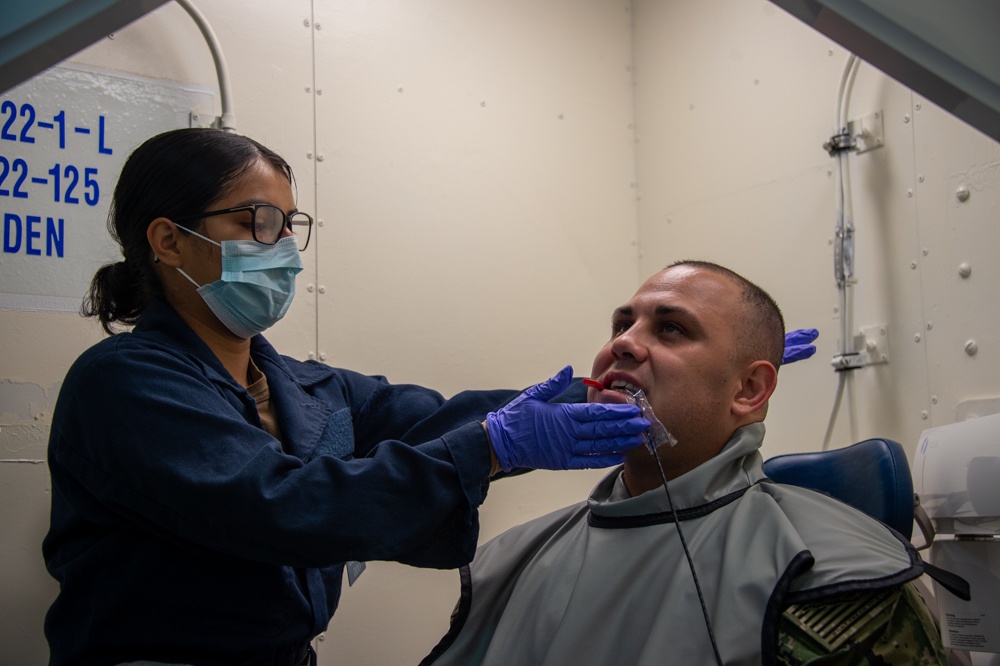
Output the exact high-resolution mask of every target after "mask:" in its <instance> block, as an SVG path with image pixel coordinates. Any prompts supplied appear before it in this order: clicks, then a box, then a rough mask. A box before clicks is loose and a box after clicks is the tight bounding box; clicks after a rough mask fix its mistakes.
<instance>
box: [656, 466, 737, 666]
mask: <svg viewBox="0 0 1000 666" xmlns="http://www.w3.org/2000/svg"><path fill="white" fill-rule="evenodd" d="M649 448H650V449H651V450H652V452H653V457H654V458H656V466H657V467H658V468H659V470H660V478H661V479H663V490H664V491H665V492H666V493H667V504H668V505H669V506H670V513H671V514H672V515H673V518H674V525H675V526H676V527H677V536H679V537H680V539H681V547H683V548H684V556H685V557H686V558H687V562H688V567H689V568H690V569H691V577H692V578H693V579H694V589H695V590H697V591H698V601H700V602H701V615H702V617H704V618H705V628H706V629H708V639H709V640H710V641H712V652H714V653H715V663H716V664H718V666H722V657H721V656H720V655H719V646H718V645H717V644H716V642H715V632H714V631H712V621H711V620H710V619H709V618H708V607H707V606H706V605H705V597H704V595H702V593H701V584H700V583H699V582H698V574H696V573H695V571H694V561H693V560H692V559H691V553H690V552H689V551H688V547H687V541H686V540H685V539H684V532H683V531H681V521H680V519H679V518H678V517H677V510H676V509H675V508H674V501H673V500H672V499H671V498H670V488H668V487H667V475H666V474H665V473H664V472H663V464H662V463H661V462H660V454H659V453H657V451H656V448H655V447H652V446H651V447H649Z"/></svg>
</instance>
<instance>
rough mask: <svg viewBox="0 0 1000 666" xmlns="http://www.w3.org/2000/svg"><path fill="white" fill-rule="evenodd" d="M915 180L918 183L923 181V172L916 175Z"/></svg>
mask: <svg viewBox="0 0 1000 666" xmlns="http://www.w3.org/2000/svg"><path fill="white" fill-rule="evenodd" d="M917 182H918V183H922V182H924V175H923V174H920V175H919V176H917Z"/></svg>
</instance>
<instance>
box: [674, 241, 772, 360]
mask: <svg viewBox="0 0 1000 666" xmlns="http://www.w3.org/2000/svg"><path fill="white" fill-rule="evenodd" d="M675 266H691V267H693V268H701V269H704V270H707V271H710V272H712V273H715V274H717V275H722V276H723V277H727V278H729V279H730V280H732V281H733V282H734V283H736V285H737V286H738V287H739V288H740V296H741V298H742V299H743V303H744V304H746V306H747V308H746V321H745V322H744V323H745V328H744V329H743V331H741V333H742V335H741V336H739V339H740V340H741V341H742V346H743V348H742V349H740V350H736V351H737V352H742V353H743V354H745V355H746V356H748V357H750V358H753V359H764V360H767V361H770V363H771V365H773V366H774V367H775V368H779V367H781V357H782V356H783V355H784V353H785V318H784V317H783V316H782V315H781V309H780V308H779V307H778V304H777V303H776V302H775V301H774V299H773V298H771V296H770V294H768V293H767V292H766V291H764V290H763V289H761V288H760V287H758V286H757V285H755V284H754V283H753V282H751V281H750V280H748V279H746V278H745V277H743V276H742V275H740V274H739V273H737V272H736V271H733V270H730V269H728V268H726V267H725V266H719V265H718V264H713V263H712V262H710V261H692V260H684V261H675V262H674V263H672V264H670V265H669V266H667V268H673V267H675Z"/></svg>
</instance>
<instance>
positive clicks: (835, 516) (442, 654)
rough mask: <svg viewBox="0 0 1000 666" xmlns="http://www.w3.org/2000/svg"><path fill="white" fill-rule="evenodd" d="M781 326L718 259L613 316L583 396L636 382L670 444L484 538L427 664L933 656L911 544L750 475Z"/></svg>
mask: <svg viewBox="0 0 1000 666" xmlns="http://www.w3.org/2000/svg"><path fill="white" fill-rule="evenodd" d="M783 334H784V323H783V321H782V317H781V313H780V311H779V309H778V307H777V305H775V303H774V301H773V300H772V299H771V298H770V296H768V295H767V294H766V293H765V292H763V291H762V290H761V289H760V288H758V287H757V286H755V285H753V284H752V283H750V282H748V281H747V280H745V279H744V278H742V277H740V276H739V275H737V274H736V273H733V272H732V271H730V270H728V269H725V268H722V267H720V266H717V265H715V264H710V263H705V262H679V263H677V264H673V265H671V266H670V267H668V268H667V269H665V270H664V271H662V272H660V273H657V274H656V275H654V276H653V277H651V278H650V279H649V280H647V281H646V282H645V283H644V284H643V285H642V286H641V287H640V288H639V291H638V292H636V294H635V296H633V297H632V299H631V300H630V301H629V302H628V303H626V304H625V305H624V306H622V307H620V308H618V309H617V310H616V311H615V313H614V316H613V318H612V324H611V339H610V340H609V341H608V343H607V344H606V345H605V346H604V347H603V348H602V349H601V350H600V351H599V352H598V354H597V357H596V358H595V359H594V366H593V373H592V378H593V379H595V380H597V381H598V382H600V383H601V384H602V385H603V386H604V389H600V388H593V387H592V388H590V389H589V394H588V399H589V400H590V401H596V402H622V401H624V400H625V396H624V394H623V393H622V392H621V390H628V391H634V390H635V389H639V388H641V389H643V390H644V392H645V393H646V395H647V397H648V400H649V402H650V404H651V405H652V407H653V410H654V411H655V413H656V416H657V417H658V418H659V419H660V420H661V421H662V423H663V425H664V426H665V427H666V429H667V430H668V431H669V432H670V433H671V434H672V435H673V436H674V437H675V438H676V440H677V444H676V445H675V446H671V445H670V444H662V445H660V447H659V448H658V449H657V457H658V458H657V457H654V456H653V455H652V453H651V452H650V451H649V450H647V449H646V448H645V447H640V448H637V449H633V450H632V451H631V452H629V454H627V461H626V463H625V465H624V467H621V468H618V469H616V470H613V471H612V472H611V473H610V474H609V475H608V476H606V477H605V478H604V479H603V480H602V481H601V482H600V483H599V484H598V485H597V487H596V488H595V489H594V490H593V491H592V493H591V496H590V498H589V500H588V501H587V502H585V503H582V504H579V505H576V506H571V507H568V508H566V509H563V510H561V511H557V512H555V513H553V514H550V515H548V516H544V517H542V518H539V519H537V520H535V521H532V522H529V523H527V524H526V525H522V526H520V527H517V528H514V529H512V530H510V531H508V532H506V533H505V534H502V535H501V536H499V537H498V538H496V539H494V540H493V541H491V542H490V543H488V544H487V545H485V546H484V547H483V548H481V549H480V551H479V552H478V554H477V555H476V558H475V560H474V561H473V563H472V565H471V573H470V572H469V571H463V586H462V587H463V594H462V599H461V601H460V602H459V607H458V609H457V610H456V614H455V617H454V618H453V622H452V629H451V631H450V632H449V634H448V636H446V637H445V638H444V639H443V640H442V641H441V643H440V644H439V645H438V646H437V648H435V650H434V652H433V653H432V654H431V655H430V656H429V657H428V658H427V659H426V660H425V663H434V664H435V666H441V665H451V664H461V665H462V666H468V665H470V664H497V665H508V664H517V665H518V666H533V665H541V664H550V665H554V666H562V665H563V664H574V665H575V664H594V665H606V664H628V665H630V666H632V665H640V664H664V663H674V664H699V665H700V664H709V663H719V664H726V665H727V666H730V665H735V664H747V665H749V664H761V663H765V664H775V663H778V664H807V663H811V662H812V663H819V662H820V661H821V660H822V663H824V664H832V663H843V664H859V663H868V664H875V663H879V664H881V663H896V664H938V663H946V661H945V658H944V656H943V649H942V647H941V644H940V639H939V637H938V636H937V633H936V631H935V628H934V625H933V622H932V620H931V618H930V615H929V613H928V612H927V610H926V608H925V607H924V606H923V603H922V601H921V600H920V598H919V596H918V595H917V594H916V592H915V591H914V589H913V587H912V584H911V583H910V582H909V581H912V580H914V579H915V578H917V577H918V576H919V575H920V574H921V572H922V570H923V567H922V563H921V562H920V559H919V557H918V556H917V554H916V551H914V550H913V548H912V547H911V546H910V545H909V544H908V543H906V542H905V541H903V540H902V537H899V536H898V535H896V534H895V533H894V532H892V531H891V530H889V529H888V528H886V527H885V526H883V525H882V524H881V523H878V522H877V521H874V520H872V519H870V518H868V517H867V516H865V515H864V514H862V513H860V512H858V511H855V510H854V509H852V508H850V507H848V506H846V505H844V504H842V503H840V502H837V501H835V500H832V499H830V498H828V497H826V496H823V495H820V494H818V493H814V492H812V491H809V490H805V489H801V488H797V487H793V486H785V485H779V484H775V483H773V482H771V481H770V480H769V479H767V478H766V477H765V476H764V473H763V471H762V459H761V456H760V453H759V452H758V449H759V447H760V446H761V444H762V440H763V436H764V426H763V423H762V421H763V420H764V417H765V415H766V412H767V406H768V400H769V398H770V397H771V394H772V393H773V392H774V389H775V387H776V385H777V368H778V366H779V365H780V363H781V357H782V348H783V346H784V340H783ZM658 459H659V460H658ZM661 463H662V473H661ZM664 479H666V480H668V481H669V483H667V484H666V486H665V487H666V490H667V491H669V493H668V492H665V491H664Z"/></svg>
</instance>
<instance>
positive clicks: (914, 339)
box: [913, 333, 920, 342]
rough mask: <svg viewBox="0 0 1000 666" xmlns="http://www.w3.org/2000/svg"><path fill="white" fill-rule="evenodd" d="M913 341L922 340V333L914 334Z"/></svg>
mask: <svg viewBox="0 0 1000 666" xmlns="http://www.w3.org/2000/svg"><path fill="white" fill-rule="evenodd" d="M913 341H914V342H920V334H919V333H917V334H916V335H914V336H913Z"/></svg>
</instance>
